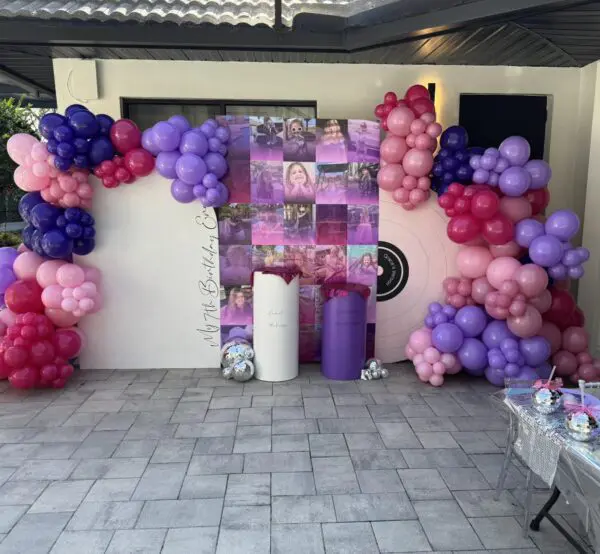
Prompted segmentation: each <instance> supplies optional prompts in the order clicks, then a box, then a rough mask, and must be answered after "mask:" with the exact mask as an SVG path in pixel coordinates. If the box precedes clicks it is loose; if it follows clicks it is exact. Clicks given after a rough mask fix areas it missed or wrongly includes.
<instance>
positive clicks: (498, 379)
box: [485, 367, 504, 387]
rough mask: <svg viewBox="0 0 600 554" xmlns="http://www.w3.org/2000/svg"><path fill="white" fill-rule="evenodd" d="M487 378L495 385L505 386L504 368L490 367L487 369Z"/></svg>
mask: <svg viewBox="0 0 600 554" xmlns="http://www.w3.org/2000/svg"><path fill="white" fill-rule="evenodd" d="M485 378H486V379H487V380H488V381H489V382H490V383H491V384H492V385H494V386H495V387H503V386H504V370H503V369H499V368H498V369H496V368H493V367H488V368H487V369H486V370H485Z"/></svg>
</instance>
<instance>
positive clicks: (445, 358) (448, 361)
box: [440, 353, 456, 369]
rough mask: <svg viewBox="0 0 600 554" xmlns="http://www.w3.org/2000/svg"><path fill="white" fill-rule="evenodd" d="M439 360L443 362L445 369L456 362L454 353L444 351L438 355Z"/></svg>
mask: <svg viewBox="0 0 600 554" xmlns="http://www.w3.org/2000/svg"><path fill="white" fill-rule="evenodd" d="M440 362H442V363H443V364H444V367H445V368H446V369H449V368H451V367H453V366H454V364H456V356H454V354H448V353H444V354H442V355H441V356H440Z"/></svg>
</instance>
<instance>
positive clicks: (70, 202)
mask: <svg viewBox="0 0 600 554" xmlns="http://www.w3.org/2000/svg"><path fill="white" fill-rule="evenodd" d="M80 204H81V199H80V198H79V196H77V195H76V194H75V193H74V192H67V193H65V194H64V195H63V197H62V198H61V199H60V205H61V206H63V207H65V208H77V207H79V206H80Z"/></svg>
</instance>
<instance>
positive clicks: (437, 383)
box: [429, 373, 444, 387]
mask: <svg viewBox="0 0 600 554" xmlns="http://www.w3.org/2000/svg"><path fill="white" fill-rule="evenodd" d="M429 384H430V385H433V386H434V387H441V386H442V385H443V384H444V377H442V376H441V375H437V374H435V373H434V374H433V375H432V376H431V377H430V378H429Z"/></svg>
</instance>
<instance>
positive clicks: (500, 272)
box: [485, 254, 521, 289]
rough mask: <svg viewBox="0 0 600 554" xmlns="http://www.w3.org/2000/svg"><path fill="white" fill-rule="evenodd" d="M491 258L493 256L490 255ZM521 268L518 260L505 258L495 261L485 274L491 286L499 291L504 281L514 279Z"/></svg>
mask: <svg viewBox="0 0 600 554" xmlns="http://www.w3.org/2000/svg"><path fill="white" fill-rule="evenodd" d="M490 257H491V254H490ZM520 267H521V264H520V263H519V261H518V260H515V259H514V258H509V257H507V256H503V257H501V258H495V259H493V260H492V261H491V262H490V264H489V266H488V268H487V271H486V273H485V276H486V277H487V280H488V281H489V282H490V285H492V286H493V287H496V288H497V289H499V288H500V287H501V286H502V283H503V282H504V281H509V280H511V279H513V278H514V274H515V272H516V271H517V269H519V268H520Z"/></svg>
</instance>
